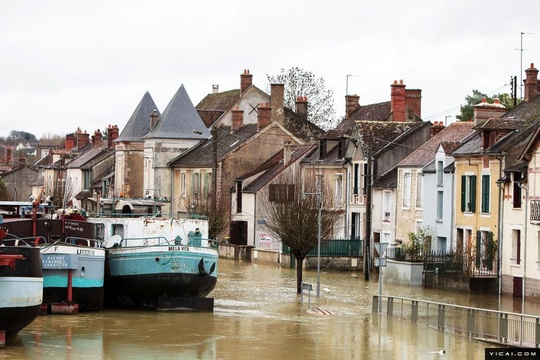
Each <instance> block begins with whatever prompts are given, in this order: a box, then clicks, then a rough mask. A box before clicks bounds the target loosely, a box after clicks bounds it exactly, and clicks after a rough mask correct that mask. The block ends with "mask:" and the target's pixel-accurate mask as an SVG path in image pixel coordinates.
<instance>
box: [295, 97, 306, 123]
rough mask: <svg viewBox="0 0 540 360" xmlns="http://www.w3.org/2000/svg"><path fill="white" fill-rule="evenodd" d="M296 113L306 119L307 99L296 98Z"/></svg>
mask: <svg viewBox="0 0 540 360" xmlns="http://www.w3.org/2000/svg"><path fill="white" fill-rule="evenodd" d="M296 113H297V114H298V115H300V116H301V117H303V118H304V119H307V117H308V101H307V97H305V96H299V97H297V98H296Z"/></svg>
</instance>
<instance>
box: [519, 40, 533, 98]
mask: <svg viewBox="0 0 540 360" xmlns="http://www.w3.org/2000/svg"><path fill="white" fill-rule="evenodd" d="M520 34H521V42H520V48H519V49H516V50H519V51H520V57H519V76H520V78H519V97H520V99H523V51H524V50H525V51H529V50H526V49H523V35H534V33H529V32H521V33H520Z"/></svg>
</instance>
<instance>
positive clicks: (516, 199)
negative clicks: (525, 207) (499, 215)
mask: <svg viewBox="0 0 540 360" xmlns="http://www.w3.org/2000/svg"><path fill="white" fill-rule="evenodd" d="M519 180H521V173H520V172H514V188H513V190H514V191H513V204H514V209H521V187H520V186H519Z"/></svg>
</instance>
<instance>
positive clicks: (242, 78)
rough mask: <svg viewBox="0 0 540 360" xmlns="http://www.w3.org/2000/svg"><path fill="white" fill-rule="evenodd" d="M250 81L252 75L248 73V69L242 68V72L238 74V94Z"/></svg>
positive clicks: (249, 84) (244, 89)
mask: <svg viewBox="0 0 540 360" xmlns="http://www.w3.org/2000/svg"><path fill="white" fill-rule="evenodd" d="M252 83H253V75H251V74H250V73H249V70H248V69H244V73H243V74H241V75H240V94H243V93H244V91H246V90H247V88H248V87H250V86H251V84H252Z"/></svg>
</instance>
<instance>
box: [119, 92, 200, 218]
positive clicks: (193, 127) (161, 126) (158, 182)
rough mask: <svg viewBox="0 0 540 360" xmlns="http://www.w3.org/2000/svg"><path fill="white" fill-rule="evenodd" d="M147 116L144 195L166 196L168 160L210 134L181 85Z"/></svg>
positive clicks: (170, 186)
mask: <svg viewBox="0 0 540 360" xmlns="http://www.w3.org/2000/svg"><path fill="white" fill-rule="evenodd" d="M150 120H151V121H152V123H151V124H150V131H149V132H148V134H146V135H144V136H143V139H144V154H143V162H144V163H143V174H144V178H143V189H144V193H145V195H144V196H149V197H152V198H157V199H161V200H167V199H171V198H172V194H173V182H172V181H173V179H172V176H171V171H170V168H169V167H168V162H169V161H171V160H172V159H174V158H176V157H177V156H178V155H179V154H182V153H184V152H185V151H187V150H189V149H191V148H192V147H194V146H195V145H197V144H199V143H200V142H201V141H204V140H207V139H208V138H210V131H209V130H208V129H207V127H206V125H205V124H204V122H203V121H202V120H201V117H200V116H199V114H198V113H197V111H196V110H195V107H194V106H193V104H192V102H191V99H190V98H189V96H188V94H187V91H186V89H185V88H184V86H183V85H181V86H180V88H179V89H178V91H177V92H176V94H175V95H174V96H173V98H172V99H171V101H170V102H169V104H168V105H167V107H166V108H165V110H164V111H163V113H162V114H161V115H159V116H157V117H155V116H151V119H150ZM154 121H155V122H154ZM115 191H116V192H117V194H116V195H117V196H118V195H120V194H119V191H118V189H116V190H115ZM171 211H172V208H171V207H170V206H164V207H163V213H165V214H168V213H170V212H171Z"/></svg>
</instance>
